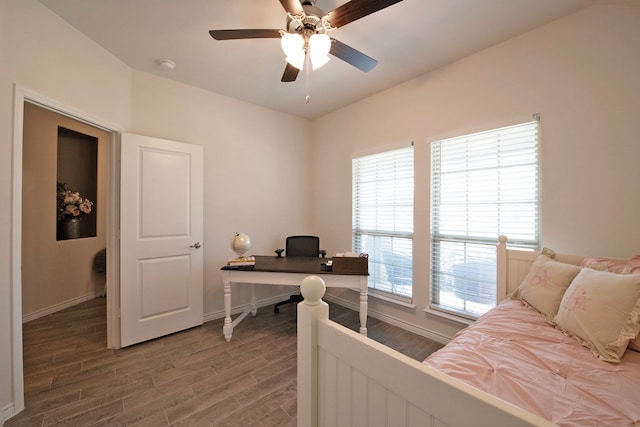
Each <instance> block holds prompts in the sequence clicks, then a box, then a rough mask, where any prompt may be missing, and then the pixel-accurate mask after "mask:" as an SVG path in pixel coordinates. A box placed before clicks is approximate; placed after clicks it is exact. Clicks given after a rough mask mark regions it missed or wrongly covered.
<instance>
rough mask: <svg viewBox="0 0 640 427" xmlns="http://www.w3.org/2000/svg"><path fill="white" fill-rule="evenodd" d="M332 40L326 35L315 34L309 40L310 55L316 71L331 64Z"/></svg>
mask: <svg viewBox="0 0 640 427" xmlns="http://www.w3.org/2000/svg"><path fill="white" fill-rule="evenodd" d="M330 50H331V38H330V37H329V36H328V35H326V34H313V35H312V36H311V37H310V38H309V55H310V56H311V64H312V66H313V69H314V70H317V69H318V68H320V67H322V66H323V65H324V64H326V63H327V62H329V59H330V58H329V51H330Z"/></svg>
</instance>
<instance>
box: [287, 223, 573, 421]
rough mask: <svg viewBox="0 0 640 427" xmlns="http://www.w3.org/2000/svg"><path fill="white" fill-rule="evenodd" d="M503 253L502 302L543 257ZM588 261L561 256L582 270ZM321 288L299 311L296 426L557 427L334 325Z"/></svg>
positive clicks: (502, 249) (317, 284) (309, 288)
mask: <svg viewBox="0 0 640 427" xmlns="http://www.w3.org/2000/svg"><path fill="white" fill-rule="evenodd" d="M506 242H507V238H506V237H504V236H500V238H499V243H498V245H497V249H496V250H497V286H498V288H497V290H498V295H499V299H502V298H504V297H505V296H506V295H507V293H508V292H511V291H513V290H515V288H516V287H517V286H518V285H519V284H520V282H521V281H522V279H523V278H524V276H525V275H526V274H527V272H528V271H529V267H530V266H531V263H532V262H533V261H534V260H535V258H536V257H537V256H538V253H537V252H530V251H522V250H513V249H508V248H507V245H506ZM583 258H584V257H582V256H576V255H561V254H558V255H556V259H558V260H559V261H562V262H566V263H572V264H579V263H580V262H581V261H582V259H583ZM324 291H325V289H324V286H323V283H322V281H321V280H318V279H317V278H312V277H307V278H306V279H305V280H304V281H303V283H302V285H301V292H302V294H303V296H304V298H305V299H304V301H303V302H302V303H300V304H299V305H298V413H297V419H298V426H301V427H316V426H321V427H323V426H327V427H338V426H349V427H357V426H367V427H369V426H390V427H398V426H421V427H424V426H431V427H445V426H448V427H462V426H470V427H471V426H473V427H479V426H487V427H496V426H509V427H511V426H554V425H555V424H554V423H552V422H550V421H547V420H545V419H543V418H541V417H539V416H537V415H535V414H532V413H530V412H527V411H525V410H523V409H521V408H518V407H516V406H514V405H512V404H510V403H507V402H505V401H503V400H501V399H498V398H496V397H494V396H492V395H490V394H488V393H485V392H483V391H480V390H478V389H476V388H474V387H471V386H469V385H467V384H465V383H463V382H461V381H459V380H456V379H454V378H452V377H450V376H448V375H446V374H444V373H442V372H439V371H437V370H435V369H433V368H430V367H428V366H426V365H425V364H423V363H420V362H418V361H416V360H413V359H411V358H409V357H407V356H405V355H403V354H400V353H398V352H396V351H394V350H392V349H390V348H388V347H386V346H384V345H382V344H380V343H377V342H375V341H373V340H371V339H368V338H366V337H364V336H362V335H360V334H358V333H356V332H354V331H351V330H349V329H347V328H345V327H342V326H341V325H338V324H337V323H335V322H333V321H331V320H329V307H328V305H327V304H326V303H325V302H324V301H322V297H323V296H324Z"/></svg>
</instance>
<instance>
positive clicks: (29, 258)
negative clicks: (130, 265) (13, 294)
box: [22, 103, 109, 319]
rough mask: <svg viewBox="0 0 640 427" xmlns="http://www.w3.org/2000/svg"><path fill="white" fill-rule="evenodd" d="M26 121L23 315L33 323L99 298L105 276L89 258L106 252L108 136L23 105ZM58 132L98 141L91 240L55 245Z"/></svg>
mask: <svg viewBox="0 0 640 427" xmlns="http://www.w3.org/2000/svg"><path fill="white" fill-rule="evenodd" d="M24 117H25V119H24V135H23V169H22V315H23V318H27V319H35V318H38V317H42V315H45V314H48V313H50V312H52V311H54V310H59V309H61V308H64V307H68V306H70V305H73V304H74V303H76V304H77V303H79V302H82V301H86V300H87V299H90V298H92V297H94V296H95V295H96V293H98V294H102V292H103V289H104V276H103V275H101V274H96V273H95V272H94V271H93V257H94V255H95V254H96V253H97V252H98V251H99V250H101V249H102V248H104V247H105V246H106V219H105V215H106V206H105V204H106V200H107V197H106V176H107V175H106V172H107V171H106V159H107V144H108V143H109V133H108V132H106V131H104V130H100V129H96V128H94V127H92V126H89V125H86V124H83V123H80V122H78V121H76V120H73V119H71V118H69V117H66V116H61V115H59V114H57V113H55V112H53V111H50V110H46V109H44V108H42V107H38V106H35V105H33V104H30V103H27V104H26V105H25V113H24ZM58 126H62V127H64V128H66V129H71V130H74V131H76V132H80V133H83V134H85V135H90V136H92V137H95V138H97V140H98V147H97V148H98V174H97V176H98V180H97V198H95V199H93V200H92V201H93V202H94V211H93V213H92V215H93V216H94V217H95V218H96V235H95V236H94V237H87V238H82V239H73V240H60V241H58V240H56V226H57V221H56V216H55V213H54V212H55V211H56V197H55V191H56V190H55V189H56V180H57V175H58V170H57V157H58V156H57V140H58ZM81 161H82V159H81V158H75V159H74V162H81ZM75 189H78V188H75ZM88 220H89V218H87V219H86V220H85V222H86V221H88Z"/></svg>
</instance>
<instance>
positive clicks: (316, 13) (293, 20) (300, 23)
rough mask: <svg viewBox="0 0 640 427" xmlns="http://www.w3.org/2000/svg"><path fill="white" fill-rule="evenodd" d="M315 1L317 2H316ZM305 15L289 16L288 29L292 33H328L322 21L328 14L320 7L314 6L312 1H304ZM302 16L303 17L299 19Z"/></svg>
mask: <svg viewBox="0 0 640 427" xmlns="http://www.w3.org/2000/svg"><path fill="white" fill-rule="evenodd" d="M314 3H315V2H314ZM302 9H303V10H304V15H303V16H302V17H297V16H296V17H291V16H290V15H289V16H287V29H288V31H289V32H290V33H298V34H301V35H302V34H303V33H305V30H306V32H307V34H313V33H322V34H324V33H326V30H327V29H326V28H325V26H324V25H323V23H322V18H323V17H324V16H325V15H326V14H325V13H324V11H323V10H322V9H320V8H317V7H315V6H313V4H312V3H311V2H310V1H305V2H303V3H302ZM297 18H302V19H297Z"/></svg>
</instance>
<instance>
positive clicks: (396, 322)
mask: <svg viewBox="0 0 640 427" xmlns="http://www.w3.org/2000/svg"><path fill="white" fill-rule="evenodd" d="M324 299H325V300H326V301H328V302H334V303H336V304H339V305H341V306H343V307H347V308H350V309H351V310H354V311H359V310H360V304H359V303H353V302H351V301H349V300H346V299H344V298H340V297H336V296H335V295H331V294H325V295H324ZM367 317H373V318H375V319H378V320H381V321H383V322H385V323H389V324H390V325H393V326H397V327H399V328H402V329H404V330H405V331H409V332H413V333H414V334H417V335H420V336H422V337H425V338H428V339H430V340H433V341H436V342H439V343H440V344H447V343H449V341H450V340H451V338H449V337H447V336H445V335H442V334H439V333H437V332H434V331H432V330H430V329H426V328H423V327H421V326H418V325H415V324H413V323H408V322H405V321H404V320H402V319H398V318H396V317H392V316H389V315H387V314H384V313H380V312H379V311H375V310H371V308H369V309H368V310H367Z"/></svg>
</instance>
